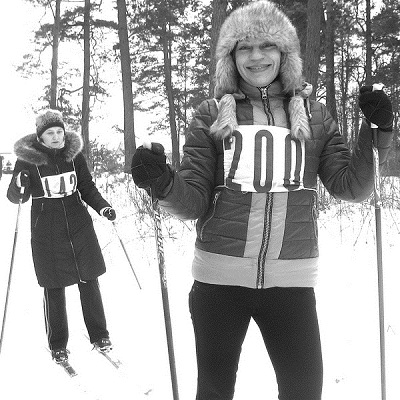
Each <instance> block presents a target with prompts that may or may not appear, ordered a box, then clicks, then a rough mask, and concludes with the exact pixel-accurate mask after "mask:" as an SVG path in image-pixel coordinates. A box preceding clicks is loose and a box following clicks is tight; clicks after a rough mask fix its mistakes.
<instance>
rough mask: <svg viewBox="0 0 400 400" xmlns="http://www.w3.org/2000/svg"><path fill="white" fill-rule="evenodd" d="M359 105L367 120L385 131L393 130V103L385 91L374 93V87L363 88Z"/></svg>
mask: <svg viewBox="0 0 400 400" xmlns="http://www.w3.org/2000/svg"><path fill="white" fill-rule="evenodd" d="M358 104H359V106H360V108H361V111H362V112H363V114H364V115H365V118H367V120H368V121H369V122H371V123H373V124H375V125H377V126H378V127H379V128H380V129H381V130H383V131H391V130H392V128H393V109H392V102H391V101H390V99H389V97H388V96H387V95H386V93H385V92H384V91H383V90H375V91H372V86H362V87H361V88H360V96H359V98H358Z"/></svg>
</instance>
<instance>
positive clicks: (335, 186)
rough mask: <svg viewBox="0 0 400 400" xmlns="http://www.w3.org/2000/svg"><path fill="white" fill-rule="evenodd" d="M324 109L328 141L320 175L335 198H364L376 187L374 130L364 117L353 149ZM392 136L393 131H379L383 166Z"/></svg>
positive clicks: (379, 149)
mask: <svg viewBox="0 0 400 400" xmlns="http://www.w3.org/2000/svg"><path fill="white" fill-rule="evenodd" d="M322 111H323V125H324V128H325V132H326V142H325V145H324V147H323V149H322V152H321V155H320V164H319V169H318V174H319V177H320V179H321V181H322V183H323V184H324V186H325V187H326V188H327V190H328V191H329V193H330V194H331V195H332V196H334V197H335V198H337V199H340V200H346V201H351V202H361V201H363V200H365V199H367V198H368V197H369V196H370V194H371V193H372V191H373V189H374V167H373V154H372V130H371V128H370V127H369V126H368V124H367V123H366V122H365V121H363V123H362V125H361V128H360V132H359V136H358V140H357V143H356V145H355V147H354V149H353V151H352V152H351V151H350V150H349V149H348V147H347V145H346V143H345V141H344V138H343V136H342V135H340V134H339V131H338V127H337V124H336V123H335V121H334V120H333V119H332V117H331V116H330V114H329V113H328V112H327V110H326V108H325V107H323V108H322ZM392 137H393V135H392V133H391V132H383V131H379V132H378V145H377V148H378V151H379V163H380V166H382V165H383V164H384V163H385V161H386V159H387V156H388V153H389V150H390V144H391V141H392Z"/></svg>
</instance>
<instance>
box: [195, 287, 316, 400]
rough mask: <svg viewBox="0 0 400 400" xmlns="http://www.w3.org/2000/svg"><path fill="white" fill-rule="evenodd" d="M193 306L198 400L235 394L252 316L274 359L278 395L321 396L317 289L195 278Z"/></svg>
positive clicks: (307, 399)
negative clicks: (246, 285)
mask: <svg viewBox="0 0 400 400" xmlns="http://www.w3.org/2000/svg"><path fill="white" fill-rule="evenodd" d="M189 306H190V312H191V315H192V322H193V328H194V333H195V340H196V353H197V367H198V386H197V397H196V400H231V399H233V395H234V387H235V382H236V372H237V369H238V363H239V357H240V352H241V347H242V344H243V341H244V338H245V336H246V332H247V329H248V326H249V323H250V320H251V318H253V319H254V321H255V322H256V324H257V325H258V327H259V329H260V331H261V334H262V336H263V339H264V343H265V346H266V348H267V351H268V354H269V357H270V359H271V362H272V364H273V367H274V370H275V373H276V379H277V382H278V390H279V399H280V400H320V399H321V392H322V355H321V343H320V335H319V326H318V320H317V313H316V307H315V295H314V290H313V288H277V287H274V288H269V289H261V290H260V289H250V288H243V287H238V286H221V285H209V284H204V283H200V282H195V283H194V285H193V287H192V290H191V292H190V295H189ZM261 390H262V385H260V391H261ZM260 394H261V393H260Z"/></svg>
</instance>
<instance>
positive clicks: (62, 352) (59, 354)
mask: <svg viewBox="0 0 400 400" xmlns="http://www.w3.org/2000/svg"><path fill="white" fill-rule="evenodd" d="M68 353H69V351H68V350H67V349H65V348H61V349H56V350H51V357H52V358H53V360H54V361H55V362H56V363H57V364H61V363H63V362H64V361H68Z"/></svg>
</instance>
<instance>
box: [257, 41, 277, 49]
mask: <svg viewBox="0 0 400 400" xmlns="http://www.w3.org/2000/svg"><path fill="white" fill-rule="evenodd" d="M276 47H277V46H276V44H272V43H268V42H265V43H263V44H262V45H261V46H260V48H261V49H262V50H272V49H276Z"/></svg>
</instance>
